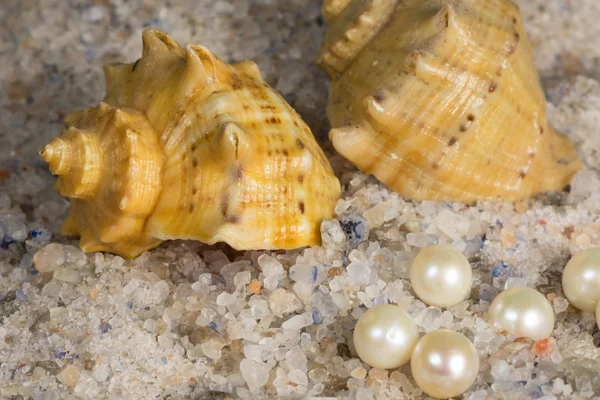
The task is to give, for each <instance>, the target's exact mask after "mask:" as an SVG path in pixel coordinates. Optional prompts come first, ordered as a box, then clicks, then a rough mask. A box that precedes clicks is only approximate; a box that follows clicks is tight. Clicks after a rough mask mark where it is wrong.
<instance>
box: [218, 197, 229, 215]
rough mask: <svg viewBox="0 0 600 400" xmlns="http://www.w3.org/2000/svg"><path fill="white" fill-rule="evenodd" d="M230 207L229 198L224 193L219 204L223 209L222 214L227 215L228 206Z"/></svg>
mask: <svg viewBox="0 0 600 400" xmlns="http://www.w3.org/2000/svg"><path fill="white" fill-rule="evenodd" d="M228 207H229V198H228V197H227V196H226V195H224V196H223V197H221V204H220V205H219V210H221V214H223V216H224V217H226V216H227V208H228Z"/></svg>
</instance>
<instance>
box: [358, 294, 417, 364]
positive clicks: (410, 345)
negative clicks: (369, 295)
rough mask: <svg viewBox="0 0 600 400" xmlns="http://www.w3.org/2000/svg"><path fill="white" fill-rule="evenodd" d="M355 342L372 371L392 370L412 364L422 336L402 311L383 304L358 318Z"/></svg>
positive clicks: (359, 352) (360, 355)
mask: <svg viewBox="0 0 600 400" xmlns="http://www.w3.org/2000/svg"><path fill="white" fill-rule="evenodd" d="M353 338H354V348H355V349H356V353H357V354H358V356H359V357H360V359H361V360H363V361H364V362H366V363H367V364H369V365H370V366H371V367H375V368H381V369H392V368H398V367H399V366H401V365H402V364H405V363H406V362H408V360H410V355H411V353H412V351H413V349H414V347H415V345H416V344H417V341H418V340H419V332H418V330H417V326H416V325H415V323H414V322H413V321H412V319H411V318H410V317H409V316H408V314H406V313H405V312H404V311H402V309H400V307H398V306H395V305H392V304H384V305H379V306H376V307H373V308H371V309H370V310H368V311H367V312H366V313H364V314H363V315H362V316H361V317H360V318H359V320H358V322H357V323H356V327H355V328H354V335H353Z"/></svg>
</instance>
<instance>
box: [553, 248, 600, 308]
mask: <svg viewBox="0 0 600 400" xmlns="http://www.w3.org/2000/svg"><path fill="white" fill-rule="evenodd" d="M562 286H563V292H565V296H567V300H569V302H570V303H571V304H573V305H574V306H575V307H577V308H578V309H580V310H581V311H588V312H594V310H596V304H598V302H599V301H600V248H593V249H588V250H585V251H582V252H581V253H577V254H576V255H575V256H574V257H573V258H571V260H569V262H568V263H567V266H566V267H565V270H564V271H563V276H562Z"/></svg>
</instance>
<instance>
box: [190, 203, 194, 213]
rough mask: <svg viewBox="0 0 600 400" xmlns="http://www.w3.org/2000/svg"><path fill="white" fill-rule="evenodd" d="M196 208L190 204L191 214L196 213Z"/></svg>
mask: <svg viewBox="0 0 600 400" xmlns="http://www.w3.org/2000/svg"><path fill="white" fill-rule="evenodd" d="M194 208H195V206H194V205H193V204H190V208H189V211H190V212H191V213H192V212H194Z"/></svg>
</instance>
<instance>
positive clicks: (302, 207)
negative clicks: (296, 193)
mask: <svg viewBox="0 0 600 400" xmlns="http://www.w3.org/2000/svg"><path fill="white" fill-rule="evenodd" d="M298 208H299V209H300V214H304V202H303V201H301V202H299V203H298Z"/></svg>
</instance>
